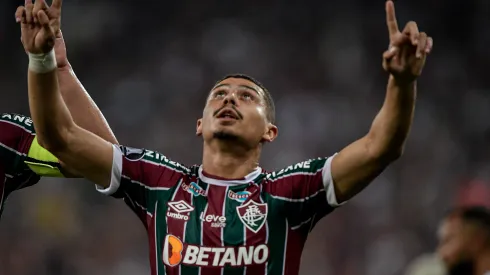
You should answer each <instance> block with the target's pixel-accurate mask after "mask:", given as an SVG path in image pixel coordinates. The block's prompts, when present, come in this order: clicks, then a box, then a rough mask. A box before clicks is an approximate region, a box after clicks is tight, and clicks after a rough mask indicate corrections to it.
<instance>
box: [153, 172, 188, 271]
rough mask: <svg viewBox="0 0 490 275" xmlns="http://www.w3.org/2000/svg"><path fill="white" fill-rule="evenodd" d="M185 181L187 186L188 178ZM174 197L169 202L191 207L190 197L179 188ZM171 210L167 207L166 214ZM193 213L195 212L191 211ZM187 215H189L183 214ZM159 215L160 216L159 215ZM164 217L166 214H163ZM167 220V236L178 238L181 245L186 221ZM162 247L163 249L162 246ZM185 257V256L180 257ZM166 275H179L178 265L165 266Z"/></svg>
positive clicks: (170, 218)
mask: <svg viewBox="0 0 490 275" xmlns="http://www.w3.org/2000/svg"><path fill="white" fill-rule="evenodd" d="M183 180H184V181H186V184H189V182H188V180H189V179H188V178H187V177H185V178H184V179H183ZM175 192H176V193H175V196H174V199H172V200H171V201H170V202H179V201H184V202H185V203H187V204H188V205H192V195H191V194H190V193H189V192H186V191H184V190H183V189H182V188H181V187H180V186H178V187H177V190H176V191H175ZM169 211H172V210H171V207H168V209H167V213H168V212H169ZM193 211H195V210H193ZM185 214H186V215H188V214H189V213H185ZM160 215H161V214H160ZM165 215H166V213H165ZM166 219H167V234H171V235H174V236H175V237H177V238H179V239H180V241H181V242H182V243H184V233H185V224H186V221H185V220H183V219H176V218H172V217H166ZM162 247H164V246H163V245H162ZM182 256H183V257H185V255H184V254H183V255H182ZM166 274H167V275H172V274H174V275H178V274H180V265H176V266H173V267H170V266H167V267H166Z"/></svg>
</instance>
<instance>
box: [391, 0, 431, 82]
mask: <svg viewBox="0 0 490 275" xmlns="http://www.w3.org/2000/svg"><path fill="white" fill-rule="evenodd" d="M386 24H387V26H388V33H389V36H390V45H389V48H388V50H387V51H385V52H384V53H383V68H384V69H385V70H386V71H387V72H389V73H390V74H391V75H393V77H394V78H395V80H397V81H402V82H412V81H414V80H415V79H417V77H418V76H419V75H420V74H421V73H422V69H423V68H424V65H425V60H426V57H427V55H428V54H429V53H430V52H431V50H432V46H433V40H432V38H431V37H429V36H427V34H426V33H425V32H419V30H418V27H417V23H415V22H413V21H410V22H408V23H407V24H406V25H405V28H404V29H403V31H402V32H400V30H399V29H398V24H397V21H396V16H395V5H394V4H393V1H392V0H388V1H386Z"/></svg>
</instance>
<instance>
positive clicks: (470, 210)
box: [448, 206, 490, 236]
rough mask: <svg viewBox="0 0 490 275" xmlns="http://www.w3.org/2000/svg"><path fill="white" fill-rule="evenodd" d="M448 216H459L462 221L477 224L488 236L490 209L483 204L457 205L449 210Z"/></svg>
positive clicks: (489, 230) (489, 232) (489, 231)
mask: <svg viewBox="0 0 490 275" xmlns="http://www.w3.org/2000/svg"><path fill="white" fill-rule="evenodd" d="M448 216H452V217H459V218H460V219H461V220H462V221H463V222H464V223H471V224H475V225H478V226H479V227H481V228H482V229H484V230H485V231H486V232H487V234H489V236H490V210H489V209H488V208H486V207H484V206H466V207H458V208H455V209H452V210H451V211H449V213H448Z"/></svg>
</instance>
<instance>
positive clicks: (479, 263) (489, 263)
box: [475, 251, 490, 275]
mask: <svg viewBox="0 0 490 275" xmlns="http://www.w3.org/2000/svg"><path fill="white" fill-rule="evenodd" d="M475 271H476V272H475V274H476V275H487V274H490V251H486V252H484V253H482V254H481V255H480V256H479V257H478V258H477V259H476V262H475Z"/></svg>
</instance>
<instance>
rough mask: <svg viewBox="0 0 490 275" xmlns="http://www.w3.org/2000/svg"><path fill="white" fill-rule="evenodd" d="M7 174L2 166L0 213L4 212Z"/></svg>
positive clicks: (0, 172)
mask: <svg viewBox="0 0 490 275" xmlns="http://www.w3.org/2000/svg"><path fill="white" fill-rule="evenodd" d="M5 182H6V181H5V173H4V172H3V167H1V166H0V212H2V210H3V202H4V199H5V198H4V195H5Z"/></svg>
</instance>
